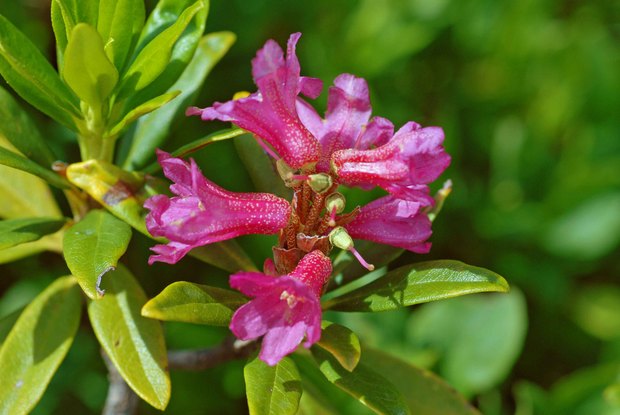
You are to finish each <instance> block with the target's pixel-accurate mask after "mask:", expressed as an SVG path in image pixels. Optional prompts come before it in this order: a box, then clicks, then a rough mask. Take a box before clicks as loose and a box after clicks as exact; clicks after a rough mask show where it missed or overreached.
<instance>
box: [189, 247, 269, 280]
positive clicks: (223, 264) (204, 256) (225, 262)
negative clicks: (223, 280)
mask: <svg viewBox="0 0 620 415" xmlns="http://www.w3.org/2000/svg"><path fill="white" fill-rule="evenodd" d="M189 254H190V255H191V256H193V257H194V258H196V259H199V260H201V261H203V262H206V263H207V264H211V265H215V266H216V267H218V268H221V269H223V270H226V271H228V272H237V271H257V268H256V266H255V265H254V263H253V262H252V259H250V257H249V256H248V254H247V253H246V252H245V251H244V250H243V248H242V247H241V245H239V243H237V241H235V240H228V241H221V242H216V243H214V244H209V245H205V246H200V247H198V248H194V249H192V250H191V251H190V252H189Z"/></svg>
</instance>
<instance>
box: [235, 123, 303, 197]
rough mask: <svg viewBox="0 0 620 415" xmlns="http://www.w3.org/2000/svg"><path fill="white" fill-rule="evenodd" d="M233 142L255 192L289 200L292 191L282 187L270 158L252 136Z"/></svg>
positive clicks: (239, 138)
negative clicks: (271, 194)
mask: <svg viewBox="0 0 620 415" xmlns="http://www.w3.org/2000/svg"><path fill="white" fill-rule="evenodd" d="M233 142H234V144H235V149H236V150H237V154H238V155H239V158H240V159H241V161H242V162H243V165H244V166H245V168H246V170H247V171H248V174H249V176H250V178H251V179H252V183H254V187H255V188H256V190H257V191H259V192H267V193H273V194H275V195H277V196H280V197H283V198H285V199H287V200H290V199H291V197H292V190H291V189H290V188H288V187H286V186H285V185H284V181H283V180H282V178H281V177H280V175H279V174H278V172H277V171H276V167H275V164H274V163H273V162H272V159H271V157H269V156H268V155H267V154H266V153H265V151H264V150H263V149H262V148H261V146H260V145H259V144H258V143H257V142H256V140H255V139H254V137H253V136H252V134H244V135H242V136H239V137H236V138H235V139H234V140H233Z"/></svg>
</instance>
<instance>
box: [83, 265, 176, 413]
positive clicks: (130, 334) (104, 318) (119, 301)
mask: <svg viewBox="0 0 620 415" xmlns="http://www.w3.org/2000/svg"><path fill="white" fill-rule="evenodd" d="M103 286H104V287H105V288H106V295H105V296H104V297H103V298H102V299H100V300H97V301H92V300H90V301H89V303H88V316H89V317H90V322H91V324H92V326H93V330H94V331H95V335H96V336H97V339H99V343H101V346H102V347H103V350H105V352H106V353H107V355H108V356H109V357H110V360H111V361H112V362H113V363H114V365H115V366H116V368H117V369H118V371H119V373H120V374H121V376H122V377H123V379H125V381H126V382H127V384H128V385H129V386H130V387H131V388H132V389H133V390H134V391H135V392H136V394H138V396H140V397H141V398H142V399H144V400H145V401H146V402H148V403H149V404H151V405H153V406H154V407H155V408H157V409H159V410H164V409H165V408H166V406H167V404H168V400H169V399H170V378H169V375H168V357H167V354H166V345H165V342H164V333H163V330H162V327H161V325H160V323H159V322H158V321H155V320H151V319H148V318H145V317H142V316H141V315H140V309H141V308H142V306H143V305H144V304H145V303H146V295H145V294H144V291H142V288H141V287H140V285H139V284H138V282H137V281H136V280H135V278H134V277H133V275H131V273H130V272H129V271H128V270H127V269H126V268H125V267H124V266H123V265H122V264H119V266H118V268H117V269H116V270H115V271H112V272H109V273H108V274H106V278H105V280H104V281H103Z"/></svg>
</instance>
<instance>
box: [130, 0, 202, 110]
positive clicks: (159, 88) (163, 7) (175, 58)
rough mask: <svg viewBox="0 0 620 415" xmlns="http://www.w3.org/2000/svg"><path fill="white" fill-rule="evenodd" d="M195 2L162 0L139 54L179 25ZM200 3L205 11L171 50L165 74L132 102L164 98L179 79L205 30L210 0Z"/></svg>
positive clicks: (187, 28)
mask: <svg viewBox="0 0 620 415" xmlns="http://www.w3.org/2000/svg"><path fill="white" fill-rule="evenodd" d="M195 1H196V0H160V1H159V2H158V3H157V6H156V7H155V9H154V10H153V12H152V13H151V15H150V16H149V18H148V20H147V22H146V25H145V26H144V30H143V31H142V34H141V36H140V40H139V44H138V51H139V52H142V51H143V50H144V49H146V48H148V47H149V45H150V44H151V43H152V42H153V41H155V38H156V37H157V36H159V35H160V34H162V33H163V32H165V31H166V30H168V29H169V28H171V27H172V26H173V25H174V24H176V22H177V21H178V20H180V19H181V18H182V17H183V14H184V13H185V12H186V11H187V10H189V9H191V8H192V7H194V6H195V5H196V3H195ZM200 3H201V5H202V8H201V9H200V10H198V12H197V13H196V14H195V15H194V16H193V18H192V19H191V20H190V21H189V24H188V25H187V27H186V28H185V30H184V31H183V33H182V34H181V36H180V37H179V39H178V40H177V42H176V43H175V44H174V47H171V51H172V54H171V56H170V63H169V64H168V65H166V67H165V68H164V70H163V72H162V73H161V74H159V75H158V76H157V79H156V80H155V81H154V82H153V83H151V84H150V85H149V86H147V87H146V88H144V89H143V90H142V91H140V92H139V93H138V94H137V95H136V96H135V97H132V98H131V99H130V101H133V102H144V101H146V100H148V99H151V98H152V97H155V96H158V95H161V94H163V93H164V92H166V91H167V90H170V89H171V86H172V84H173V83H175V82H176V81H177V80H178V79H179V77H180V76H181V74H182V73H183V71H184V70H185V68H186V67H187V65H188V64H189V62H190V61H191V60H192V57H193V56H194V53H195V51H196V47H197V46H198V42H199V41H200V38H201V37H202V34H203V32H204V29H205V24H206V20H207V15H208V13H209V0H201V1H200ZM171 46H172V45H171Z"/></svg>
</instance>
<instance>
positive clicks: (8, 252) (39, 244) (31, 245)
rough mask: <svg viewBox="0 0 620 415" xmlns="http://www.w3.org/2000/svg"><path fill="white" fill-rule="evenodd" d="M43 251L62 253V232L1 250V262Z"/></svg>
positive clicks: (4, 262) (15, 259)
mask: <svg viewBox="0 0 620 415" xmlns="http://www.w3.org/2000/svg"><path fill="white" fill-rule="evenodd" d="M43 251H51V252H56V253H58V254H60V253H62V233H61V232H58V233H55V234H53V235H48V236H44V237H43V238H41V239H39V240H38V241H34V242H26V243H23V244H21V245H16V246H14V247H12V248H7V249H3V250H1V251H0V264H6V263H9V262H13V261H17V260H18V259H21V258H24V257H27V256H30V255H34V254H38V253H39V252H43Z"/></svg>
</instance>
